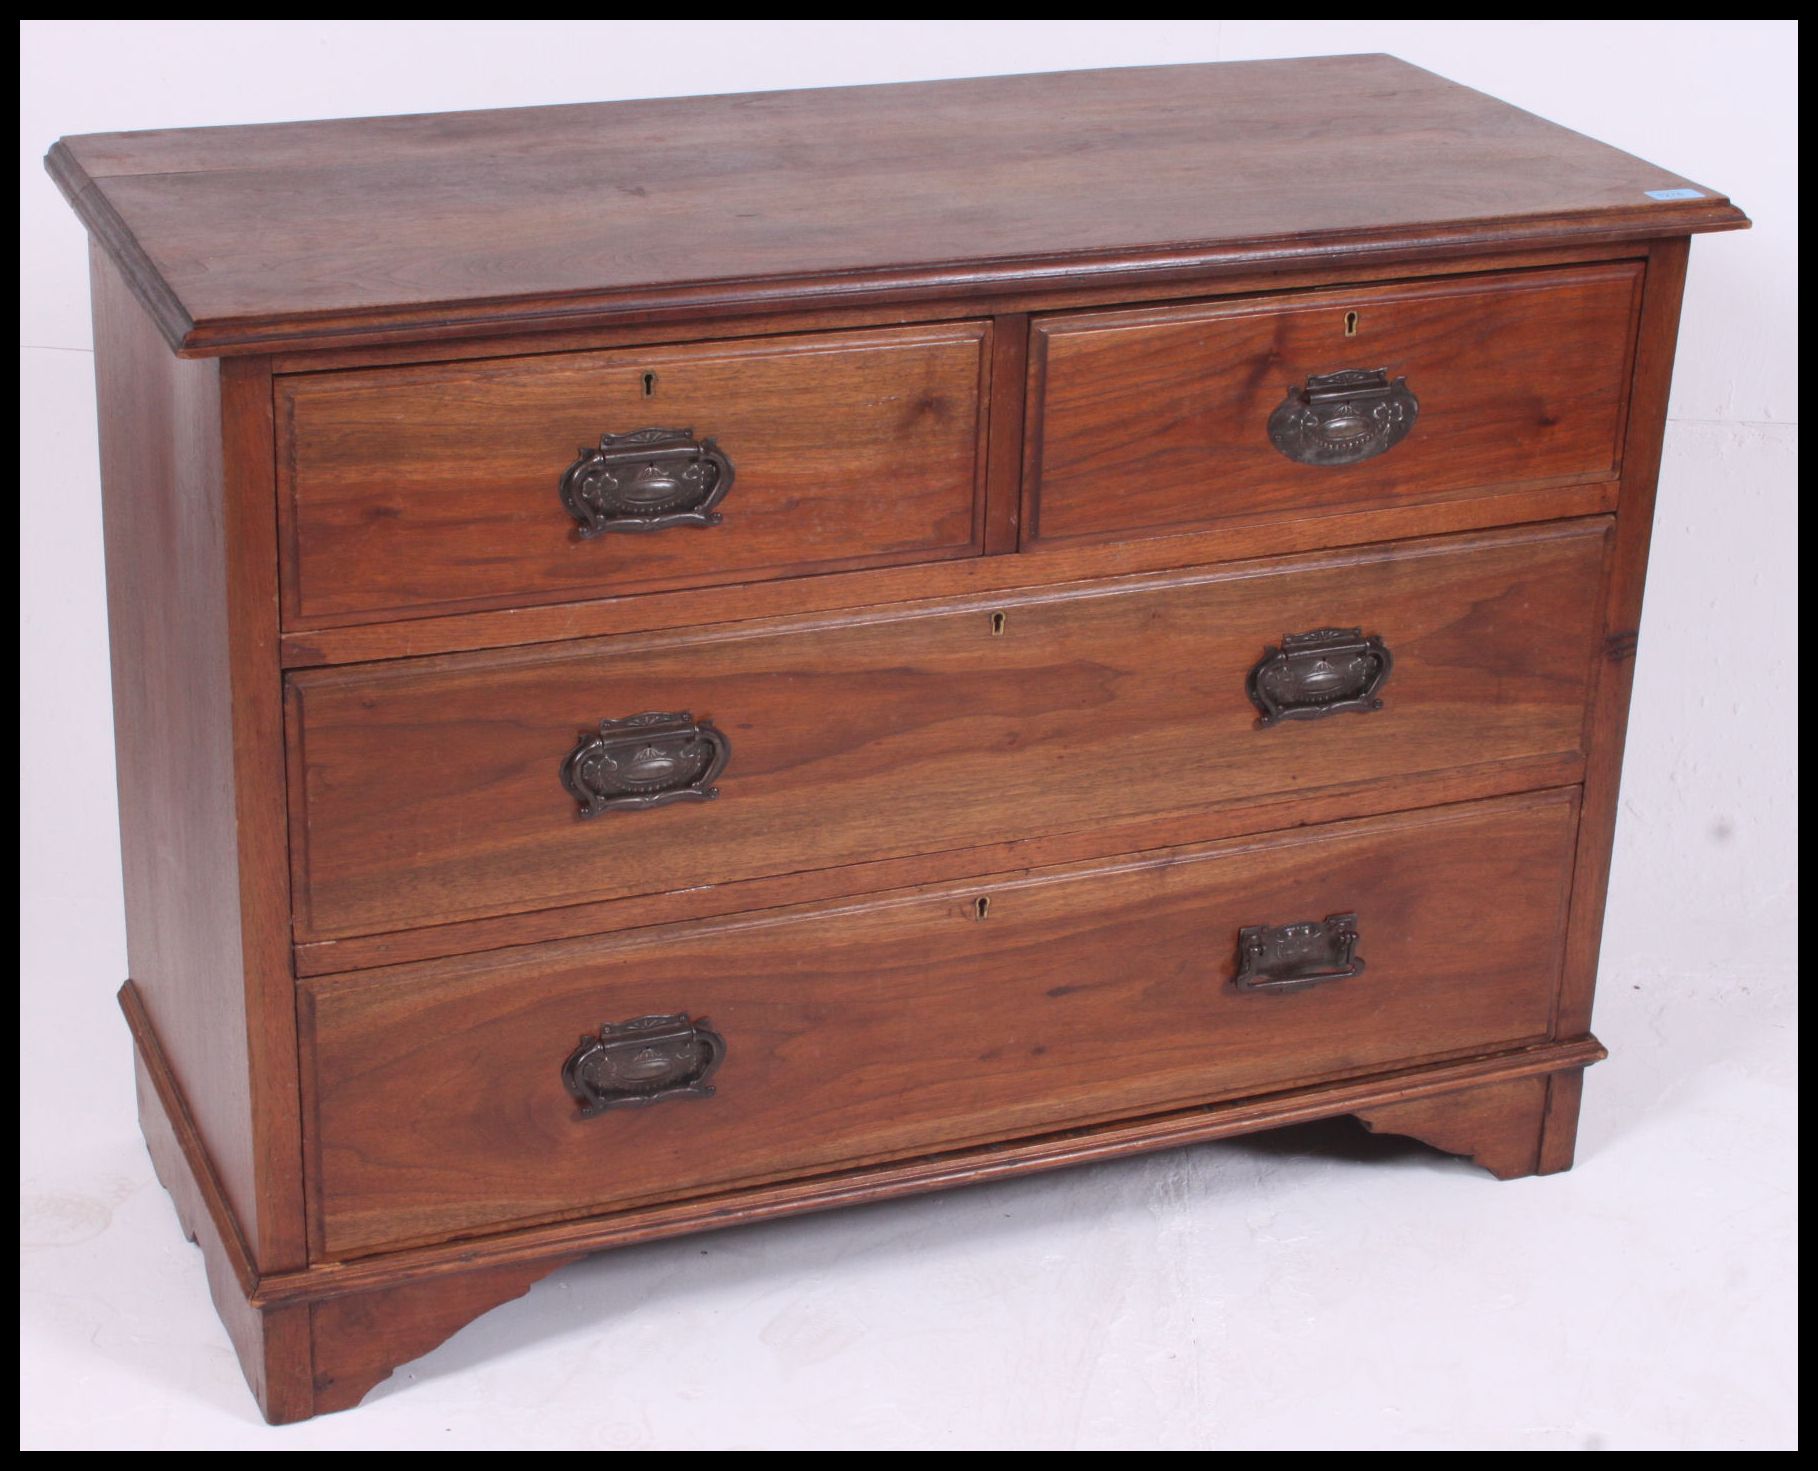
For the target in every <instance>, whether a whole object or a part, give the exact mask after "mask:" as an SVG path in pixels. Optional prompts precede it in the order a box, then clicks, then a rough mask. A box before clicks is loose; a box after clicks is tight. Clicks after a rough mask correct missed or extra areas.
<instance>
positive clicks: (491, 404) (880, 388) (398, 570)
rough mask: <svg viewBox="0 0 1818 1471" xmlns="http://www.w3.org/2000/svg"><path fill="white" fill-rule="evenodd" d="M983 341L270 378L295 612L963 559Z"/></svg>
mask: <svg viewBox="0 0 1818 1471" xmlns="http://www.w3.org/2000/svg"><path fill="white" fill-rule="evenodd" d="M989 332H990V329H989V327H988V326H987V325H985V324H983V323H976V322H974V323H959V324H953V325H940V326H931V327H914V328H904V329H900V330H891V331H879V332H839V333H825V334H819V335H813V336H796V337H771V338H756V339H750V340H745V341H736V342H719V343H707V344H696V345H693V346H681V347H653V348H638V349H631V350H624V351H614V352H588V353H558V354H550V355H547V356H542V357H528V358H494V359H483V360H480V361H475V362H462V363H450V364H443V365H439V366H427V367H414V368H384V369H373V370H361V371H355V372H334V373H313V374H301V375H297V376H288V377H283V378H280V379H279V380H278V383H277V389H276V394H277V421H278V489H279V503H280V513H281V517H282V535H283V542H284V565H283V594H284V609H285V617H286V622H287V624H288V626H291V627H307V626H322V625H328V624H335V623H348V622H355V621H361V620H365V619H375V618H385V617H396V616H400V615H409V614H427V613H432V612H449V611H456V610H460V609H470V608H492V607H502V606H516V605H519V604H534V603H552V602H561V601H566V600H571V599H577V598H587V597H606V596H612V595H615V594H619V593H628V592H638V591H649V590H653V589H659V588H681V587H695V586H704V585H708V584H712V583H722V582H731V581H742V580H756V579H763V578H776V577H785V576H791V575H796V574H803V573H811V572H826V571H832V570H838V569H849V568H859V567H876V566H884V565H890V564H894V563H904V562H916V561H925V560H937V559H941V558H948V557H960V556H967V555H971V554H973V553H976V552H977V551H978V550H979V549H980V539H979V538H980V530H979V528H980V527H981V525H982V516H983V511H982V505H983V500H982V466H983V455H982V452H981V445H982V436H983V433H984V424H985V414H984V402H985V395H986V393H987V391H988V382H987V376H986V364H987V362H988V354H987V353H986V351H985V345H986V342H987V340H988V337H989Z"/></svg>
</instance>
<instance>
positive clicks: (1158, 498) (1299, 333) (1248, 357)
mask: <svg viewBox="0 0 1818 1471" xmlns="http://www.w3.org/2000/svg"><path fill="white" fill-rule="evenodd" d="M1640 288H1641V271H1640V269H1639V268H1638V267H1636V266H1633V265H1627V264H1624V265H1611V266H1601V267H1585V268H1580V269H1565V270H1556V271H1536V272H1524V273H1519V274H1509V275H1496V276H1487V277H1463V278H1456V279H1452V280H1446V281H1432V282H1422V283H1419V284H1416V285H1407V286H1385V287H1375V288H1367V289H1350V290H1339V291H1316V292H1310V293H1300V294H1296V295H1293V296H1287V297H1258V298H1238V299H1236V300H1232V301H1222V302H1214V303H1209V304H1205V305H1197V306H1167V307H1151V308H1134V309H1127V310H1120V311H1108V312H1089V313H1084V314H1078V315H1063V316H1057V317H1047V318H1043V319H1041V320H1040V321H1039V322H1037V324H1036V328H1035V341H1034V345H1033V347H1032V351H1031V360H1032V361H1031V371H1030V375H1029V405H1030V406H1029V413H1028V423H1029V435H1028V441H1027V443H1028V448H1027V463H1028V469H1027V473H1026V474H1025V477H1024V491H1025V495H1026V497H1027V509H1026V510H1025V513H1024V537H1025V539H1026V540H1030V541H1035V542H1040V543H1047V542H1054V541H1066V540H1079V539H1082V538H1097V539H1107V538H1123V537H1127V536H1130V535H1132V534H1134V533H1141V532H1145V531H1146V532H1150V533H1153V532H1154V531H1156V530H1161V529H1169V530H1199V529H1208V528H1212V527H1216V526H1217V525H1219V523H1221V522H1224V521H1229V520H1233V519H1241V518H1246V517H1255V518H1261V517H1268V518H1270V519H1276V520H1295V519H1298V518H1301V517H1304V516H1306V515H1308V514H1317V513H1319V512H1330V511H1332V510H1335V509H1339V508H1344V507H1353V508H1365V507H1371V506H1381V505H1406V504H1409V503H1414V502H1419V501H1424V500H1429V499H1444V498H1446V497H1447V496H1449V495H1455V494H1456V493H1457V492H1459V491H1460V490H1464V489H1469V488H1471V487H1477V486H1486V487H1487V486H1495V485H1502V484H1511V483H1518V482H1534V481H1543V480H1547V479H1569V478H1587V477H1611V478H1613V477H1614V476H1615V475H1616V474H1617V472H1618V471H1619V469H1620V463H1619V461H1620V454H1621V444H1622V442H1621V429H1622V418H1623V409H1624V406H1625V404H1626V403H1627V401H1628V359H1629V351H1630V348H1631V346H1632V344H1633V341H1634V335H1635V332H1634V315H1635V307H1636V303H1637V301H1638V299H1639V297H1640ZM1347 368H1365V369H1376V368H1381V369H1384V370H1386V371H1387V373H1388V375H1389V377H1390V378H1391V379H1394V378H1402V377H1405V378H1406V380H1407V383H1408V387H1409V389H1410V390H1411V391H1412V392H1413V393H1414V394H1415V395H1416V397H1417V398H1418V400H1419V415H1418V418H1417V419H1416V422H1415V425H1414V428H1413V431H1412V432H1411V433H1410V434H1409V435H1408V437H1407V438H1406V439H1405V440H1403V441H1402V442H1401V443H1400V444H1397V445H1395V446H1394V447H1392V448H1391V449H1389V450H1388V451H1387V452H1386V453H1383V454H1379V455H1377V456H1375V457H1374V458H1372V459H1367V460H1363V461H1360V462H1359V463H1357V464H1351V465H1305V464H1300V463H1297V462H1296V461H1294V460H1291V459H1289V458H1288V457H1287V456H1286V455H1284V454H1283V453H1282V452H1281V451H1280V450H1278V449H1277V448H1276V447H1275V446H1274V445H1273V444H1272V443H1271V442H1270V439H1269V416H1270V414H1271V413H1273V412H1274V411H1275V409H1276V408H1277V407H1278V406H1279V405H1280V404H1281V403H1282V402H1283V400H1284V399H1285V398H1286V396H1287V394H1288V391H1289V390H1290V389H1291V388H1296V387H1299V386H1302V385H1304V384H1305V383H1306V382H1307V380H1308V379H1309V378H1310V377H1312V376H1313V375H1315V374H1329V373H1334V372H1337V371H1339V370H1341V369H1347Z"/></svg>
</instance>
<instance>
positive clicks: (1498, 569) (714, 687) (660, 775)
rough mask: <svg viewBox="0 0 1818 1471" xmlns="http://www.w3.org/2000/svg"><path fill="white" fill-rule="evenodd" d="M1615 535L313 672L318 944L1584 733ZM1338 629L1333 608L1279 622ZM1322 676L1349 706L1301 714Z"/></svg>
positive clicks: (308, 743)
mask: <svg viewBox="0 0 1818 1471" xmlns="http://www.w3.org/2000/svg"><path fill="white" fill-rule="evenodd" d="M1606 539H1607V523H1606V522H1604V521H1602V520H1592V521H1586V522H1577V523H1565V524H1562V525H1559V526H1555V527H1548V528H1542V529H1533V530H1526V531H1516V532H1504V533H1498V534H1493V535H1485V536H1479V537H1474V538H1460V539H1451V540H1446V541H1435V542H1427V543H1416V544H1410V545H1402V546H1395V547H1389V548H1382V549H1375V550H1372V551H1370V552H1368V553H1352V554H1346V555H1328V556H1325V557H1319V558H1307V559H1301V560H1299V561H1294V562H1287V563H1258V564H1251V565H1248V566H1241V565H1240V566H1237V567H1233V568H1224V569H1217V570H1209V571H1208V570H1200V571H1196V572H1192V573H1182V574H1168V575H1157V576H1150V577H1143V578H1133V579H1120V580H1117V581H1114V582H1109V583H1100V584H1080V585H1077V586H1076V587H1075V588H1074V589H1073V590H1071V591H1070V592H1069V593H1061V592H1057V591H1048V592H1044V593H1040V594H1035V593H1031V594H1029V595H1027V597H1025V598H1024V599H1023V600H1022V601H1016V600H1006V601H1001V602H998V603H995V604H993V603H979V602H969V603H966V604H963V605H961V606H958V607H955V606H954V605H952V604H941V605H935V606H934V607H933V608H929V607H928V606H927V605H923V607H922V608H921V609H920V610H919V611H918V610H915V609H913V608H911V609H880V610H873V611H872V613H871V614H869V615H867V616H858V617H849V618H847V619H846V620H844V621H841V622H838V623H802V622H795V623H788V624H783V625H781V626H776V625H748V626H746V627H745V628H743V629H741V628H739V627H738V626H732V627H729V628H725V629H717V630H705V631H693V632H687V633H679V634H673V635H652V636H648V637H638V638H626V639H615V640H601V641H597V642H593V643H588V644H582V645H563V646H559V647H555V648H551V649H548V650H524V651H519V652H517V653H515V654H490V655H474V654H469V655H457V656H451V657H448V658H444V659H437V660H422V661H406V662H401V663H396V664H388V665H379V666H366V667H364V668H353V669H343V670H324V671H309V672H306V673H302V674H298V675H296V676H294V677H293V679H292V681H291V685H290V693H291V730H290V739H289V748H290V753H291V758H292V762H293V767H292V782H291V786H292V801H293V830H292V858H293V863H294V864H295V881H294V886H293V887H294V893H295V897H296V902H297V906H298V920H299V923H298V928H299V934H300V938H303V939H325V938H332V937H337V936H344V935H351V934H369V933H377V932H381V931H387V930H399V929H407V928H410V927H412V926H417V925H424V924H432V923H438V922H443V921H453V920H460V919H469V918H474V917H477V916H480V915H488V914H502V913H510V912H521V911H525V910H533V909H544V908H548V907H551V906H555V905H561V904H569V903H580V902H586V901H594V900H605V899H614V898H620V897H625V896H629V895H634V894H651V893H660V892H665V891H669V890H675V889H687V888H693V887H696V886H699V885H706V884H720V883H726V882H730V881H735V880H738V879H745V878H754V877H761V876H766V875H773V874H786V873H799V872H803V871H805V870H809V869H817V868H828V867H834V866H838V865H843V864H848V863H854V862H862V861H865V860H870V859H879V858H888V857H895V856H902V855H909V854H918V853H931V852H936V851H942V850H950V849H956V848H964V847H974V846H984V845H989V844H993V843H1001V842H1004V841H1007V840H1010V839H1014V838H1024V837H1032V836H1041V835H1049V834H1061V833H1069V832H1080V831H1097V830H1101V829H1103V828H1104V827H1105V826H1106V825H1107V824H1111V823H1115V822H1118V821H1121V820H1127V819H1137V818H1145V817H1150V816H1155V815H1162V814H1171V813H1188V812H1193V811H1197V810H1200V809H1203V808H1205V807H1208V806H1214V805H1222V806H1232V805H1241V804H1245V803H1249V802H1255V801H1257V800H1260V799H1265V798H1275V797H1280V796H1283V795H1294V796H1298V795H1303V794H1306V793H1310V792H1315V791H1319V790H1321V789H1328V788H1339V787H1353V786H1356V785H1357V784H1360V783H1381V784H1383V785H1384V788H1385V790H1384V793H1383V799H1382V806H1383V807H1385V808H1387V807H1391V806H1394V805H1396V796H1395V792H1394V783H1395V781H1396V779H1397V778H1399V777H1403V776H1408V775H1413V774H1417V773H1430V772H1448V771H1451V770H1453V769H1455V768H1462V767H1486V766H1495V765H1496V764H1498V763H1503V762H1508V761H1514V760H1521V759H1523V758H1536V757H1548V756H1556V755H1559V754H1561V753H1577V752H1578V751H1579V750H1580V747H1581V740H1582V728H1583V723H1584V714H1585V704H1586V695H1587V687H1588V682H1589V678H1590V673H1591V667H1592V656H1593V648H1594V646H1595V644H1596V641H1597V637H1598V625H1599V620H1598V608H1599V594H1600V590H1601V583H1602V568H1603V561H1604V552H1605V546H1606ZM1351 629H1356V630H1357V634H1356V635H1355V637H1353V636H1352V635H1351V634H1350V633H1349V632H1348V630H1351ZM1319 630H1339V631H1341V632H1340V635H1339V636H1338V637H1336V638H1335V639H1322V638H1321V637H1315V639H1314V642H1313V647H1312V649H1311V651H1310V652H1308V651H1306V650H1304V649H1303V646H1302V645H1301V644H1300V643H1299V642H1297V641H1295V640H1294V639H1292V638H1286V641H1284V640H1285V636H1293V635H1301V634H1308V633H1317V631H1319ZM1371 640H1380V644H1372V643H1371V642H1370V641H1371ZM1379 650H1380V652H1379ZM1385 660H1392V665H1393V667H1392V669H1387V668H1386V667H1385V664H1384V661H1385ZM1384 673H1386V674H1387V679H1386V682H1383V681H1382V680H1381V679H1380V676H1381V675H1382V674H1384ZM1379 684H1380V688H1378V687H1377V686H1378V685H1379ZM1252 685H1254V686H1255V687H1254V688H1252ZM1347 693H1348V694H1349V695H1354V696H1356V698H1346V696H1347ZM1320 701H1326V702H1328V703H1332V704H1334V705H1335V707H1339V708H1335V710H1334V712H1333V713H1330V714H1328V715H1326V716H1325V718H1321V719H1304V718H1297V717H1298V716H1302V715H1306V714H1308V713H1310V712H1309V711H1307V710H1305V709H1300V710H1297V709H1295V708H1294V707H1295V706H1297V705H1306V704H1307V703H1308V702H1314V703H1318V702H1320ZM1345 706H1348V708H1343V707H1345ZM683 712H686V718H682V716H683ZM658 714H661V715H666V716H672V717H675V718H673V719H667V720H658V721H655V722H654V723H651V724H646V725H632V724H625V723H624V722H626V721H628V720H631V719H634V718H636V717H640V716H645V715H651V716H655V715H658ZM1277 716H1278V717H1279V718H1274V717H1277ZM707 792H714V793H717V795H716V796H714V797H713V798H712V799H711V800H705V799H704V798H705V796H706V793H707ZM583 803H585V804H586V808H587V810H591V811H592V812H593V815H584V807H583Z"/></svg>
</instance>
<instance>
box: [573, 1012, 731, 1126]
mask: <svg viewBox="0 0 1818 1471" xmlns="http://www.w3.org/2000/svg"><path fill="white" fill-rule="evenodd" d="M725 1060H726V1039H725V1038H724V1037H722V1036H721V1035H720V1034H719V1033H718V1032H716V1031H714V1030H713V1028H712V1027H710V1026H708V1025H707V1019H706V1018H705V1017H699V1018H695V1019H693V1020H691V1019H690V1018H689V1016H688V1014H687V1013H686V1012H680V1011H679V1012H676V1013H675V1014H674V1015H673V1016H641V1017H639V1018H637V1020H636V1021H629V1022H605V1023H603V1024H602V1025H601V1027H600V1030H599V1033H598V1035H596V1036H583V1037H582V1038H581V1041H580V1045H579V1046H577V1047H576V1048H575V1050H574V1051H573V1052H571V1053H570V1054H569V1055H568V1061H567V1062H565V1063H563V1064H562V1086H563V1087H565V1088H566V1089H567V1090H568V1091H569V1092H570V1093H571V1094H573V1095H574V1099H575V1102H577V1103H579V1104H580V1105H581V1117H582V1118H592V1117H593V1116H594V1115H595V1114H601V1113H605V1112H606V1111H607V1110H608V1109H612V1108H642V1107H644V1106H645V1105H646V1104H651V1103H661V1102H662V1101H663V1100H664V1099H666V1098H711V1097H713V1085H712V1084H711V1083H709V1082H708V1081H707V1080H708V1079H709V1078H711V1077H712V1076H713V1075H714V1073H715V1072H717V1071H718V1069H719V1066H720V1064H721V1063H722V1062H724V1061H725Z"/></svg>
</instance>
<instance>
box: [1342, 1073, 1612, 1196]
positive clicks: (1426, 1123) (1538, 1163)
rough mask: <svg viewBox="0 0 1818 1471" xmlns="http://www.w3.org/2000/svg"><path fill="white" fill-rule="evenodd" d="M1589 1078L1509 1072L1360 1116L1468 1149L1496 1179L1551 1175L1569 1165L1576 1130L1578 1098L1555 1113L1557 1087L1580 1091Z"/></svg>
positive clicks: (1372, 1125) (1384, 1130)
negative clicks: (1478, 1084) (1517, 1075)
mask: <svg viewBox="0 0 1818 1471" xmlns="http://www.w3.org/2000/svg"><path fill="white" fill-rule="evenodd" d="M1583 1076H1584V1074H1583V1072H1582V1071H1574V1072H1570V1073H1550V1074H1546V1075H1544V1076H1538V1077H1526V1078H1511V1079H1509V1080H1507V1081H1506V1082H1499V1083H1489V1084H1486V1085H1484V1086H1483V1087H1480V1088H1472V1089H1469V1090H1468V1091H1465V1092H1460V1093H1450V1094H1447V1095H1446V1096H1445V1097H1444V1098H1417V1099H1413V1100H1411V1101H1407V1102H1397V1103H1390V1104H1384V1105H1381V1106H1378V1107H1375V1108H1365V1109H1359V1110H1358V1113H1357V1116H1358V1117H1359V1118H1360V1119H1362V1120H1363V1123H1364V1127H1365V1128H1367V1129H1370V1130H1372V1131H1374V1132H1376V1133H1381V1134H1407V1135H1409V1136H1410V1137H1412V1138H1415V1139H1418V1140H1420V1141H1421V1142H1422V1143H1423V1144H1431V1145H1432V1146H1433V1147H1434V1148H1435V1149H1438V1150H1442V1151H1444V1152H1445V1153H1447V1154H1463V1155H1468V1156H1469V1157H1470V1158H1471V1160H1472V1162H1473V1163H1475V1164H1480V1165H1482V1166H1483V1167H1484V1168H1485V1169H1486V1170H1488V1171H1489V1172H1490V1173H1491V1174H1492V1175H1494V1176H1495V1177H1496V1178H1497V1179H1498V1180H1518V1179H1520V1178H1521V1177H1522V1176H1524V1175H1552V1174H1557V1173H1558V1172H1559V1171H1561V1170H1569V1169H1571V1167H1572V1149H1573V1145H1574V1141H1575V1138H1576V1135H1577V1129H1578V1109H1577V1100H1576V1097H1575V1096H1574V1097H1573V1098H1572V1099H1571V1104H1570V1107H1565V1108H1562V1109H1561V1110H1560V1112H1559V1113H1558V1114H1555V1113H1554V1111H1553V1108H1552V1098H1553V1089H1554V1088H1555V1087H1561V1088H1564V1089H1567V1090H1570V1089H1574V1088H1576V1087H1578V1086H1579V1080H1580V1079H1582V1078H1583ZM1567 1078H1569V1079H1570V1080H1571V1081H1570V1082H1561V1080H1562V1079H1567Z"/></svg>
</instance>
